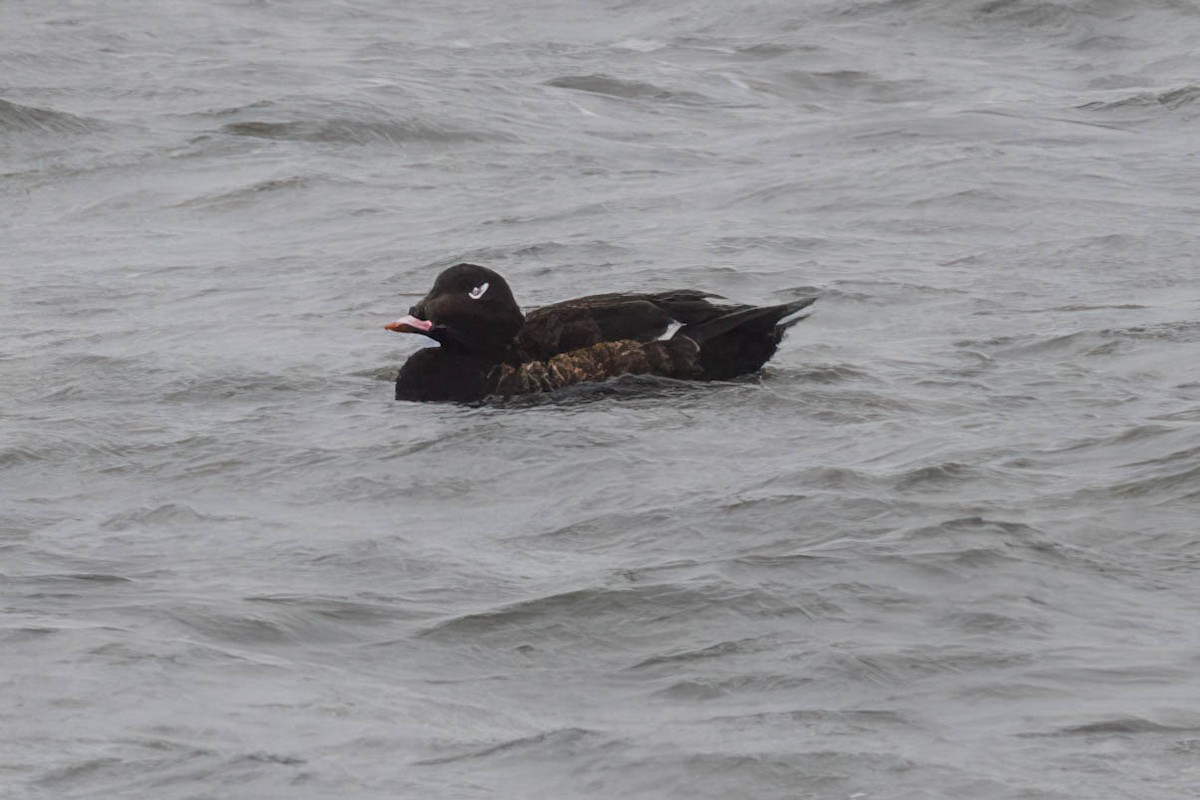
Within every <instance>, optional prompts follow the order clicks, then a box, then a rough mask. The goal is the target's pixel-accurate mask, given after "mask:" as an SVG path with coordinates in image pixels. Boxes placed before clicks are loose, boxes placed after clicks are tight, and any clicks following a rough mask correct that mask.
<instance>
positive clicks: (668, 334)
mask: <svg viewBox="0 0 1200 800" xmlns="http://www.w3.org/2000/svg"><path fill="white" fill-rule="evenodd" d="M682 327H683V323H682V322H680V321H679V320H676V319H673V320H671V321H670V322H668V323H667V329H666V330H665V331H663V334H662V336H659V337H658V341H660V342H665V341H667V340H668V339H670V338H672V337H673V336H674V335H675V334H676V333H678V332H679V329H680V328H682Z"/></svg>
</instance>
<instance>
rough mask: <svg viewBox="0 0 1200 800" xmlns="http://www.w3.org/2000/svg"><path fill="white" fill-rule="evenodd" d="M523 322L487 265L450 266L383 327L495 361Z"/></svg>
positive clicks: (504, 285) (509, 293) (502, 282)
mask: <svg viewBox="0 0 1200 800" xmlns="http://www.w3.org/2000/svg"><path fill="white" fill-rule="evenodd" d="M524 324H525V316H524V315H523V314H522V313H521V309H520V307H518V306H517V301H516V300H515V299H513V295H512V290H511V289H509V288H508V283H507V282H506V281H505V280H504V278H502V277H500V275H499V274H498V273H496V272H493V271H492V270H490V269H488V268H487V267H481V266H478V265H476V264H455V265H454V266H453V267H450V268H449V269H447V270H445V271H444V272H442V274H441V275H438V276H437V280H435V281H434V282H433V288H432V289H430V290H429V294H427V295H425V297H424V298H422V299H421V300H420V301H419V302H417V304H416V305H414V306H413V307H412V308H410V309H409V310H408V316H406V317H401V318H400V319H398V320H396V321H395V322H389V323H388V324H387V325H385V326H384V327H385V328H387V329H388V330H389V331H396V332H397V333H420V334H423V335H425V336H428V337H429V338H430V339H433V340H434V341H436V342H437V343H438V344H440V345H441V346H442V347H445V348H448V349H452V350H459V351H462V352H465V353H469V354H471V355H474V356H481V357H499V356H502V355H503V354H504V353H505V352H506V351H507V350H508V348H509V346H510V345H511V344H512V341H513V339H514V338H515V337H516V335H517V333H518V332H519V331H520V330H521V326H522V325H524Z"/></svg>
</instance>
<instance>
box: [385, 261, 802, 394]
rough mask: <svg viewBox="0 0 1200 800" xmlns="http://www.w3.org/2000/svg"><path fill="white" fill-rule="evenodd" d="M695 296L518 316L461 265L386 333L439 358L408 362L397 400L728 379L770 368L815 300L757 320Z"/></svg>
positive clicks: (502, 287) (490, 280)
mask: <svg viewBox="0 0 1200 800" xmlns="http://www.w3.org/2000/svg"><path fill="white" fill-rule="evenodd" d="M714 297H715V296H714V295H709V294H705V293H703V292H698V291H694V290H679V291H673V292H660V293H656V294H604V295H592V296H589V297H581V298H577V299H575V300H567V301H564V302H562V303H555V304H553V305H550V306H545V307H543V308H540V309H536V310H534V311H531V312H529V314H528V315H523V314H521V310H520V308H519V307H518V306H517V303H516V300H515V299H514V298H513V296H512V291H511V290H510V289H509V287H508V284H507V282H505V280H504V278H502V277H500V275H498V274H497V273H495V272H493V271H492V270H490V269H487V268H486V267H480V266H476V265H474V264H458V265H456V266H453V267H450V268H449V269H447V270H445V271H444V272H443V273H442V274H441V275H439V276H438V278H437V280H436V281H435V282H434V285H433V289H431V290H430V292H429V294H428V295H426V296H425V298H424V299H422V300H421V301H419V302H418V303H417V304H416V305H414V306H413V307H412V308H411V309H410V310H409V316H407V317H404V318H402V319H399V320H397V321H396V322H393V323H391V324H389V325H387V326H386V327H387V328H388V329H389V330H394V331H398V332H402V333H420V334H423V335H425V336H428V337H429V338H431V339H433V340H435V341H436V342H437V343H438V344H439V345H441V346H440V347H436V348H425V349H422V350H419V351H417V352H416V353H414V354H413V355H412V356H410V357H409V359H408V361H407V362H405V364H404V366H403V367H402V368H401V370H400V374H399V376H398V377H397V378H396V399H398V400H450V401H459V402H471V401H475V400H482V399H484V398H485V397H488V396H513V395H520V394H533V393H537V392H549V391H554V390H556V389H561V388H564V387H566V386H573V385H576V384H579V383H585V382H593V381H603V380H607V379H609V378H613V377H616V376H618V375H661V376H663V377H669V378H684V379H696V380H714V379H718V380H720V379H727V378H732V377H735V376H737V375H742V374H745V373H748V372H753V371H754V370H757V369H758V368H759V367H761V366H762V365H763V363H764V362H765V361H766V360H767V359H768V358H770V357H771V355H772V354H773V353H774V352H775V348H776V347H777V346H778V344H779V341H780V339H781V338H782V337H783V333H784V331H785V330H786V329H787V327H788V326H790V325H791V324H793V323H794V322H796V321H797V320H798V319H799V318H800V315H799V314H798V312H799V311H800V310H801V309H804V308H806V307H807V306H808V305H810V304H811V303H812V302H813V300H814V299H815V298H807V299H804V300H798V301H795V302H792V303H785V304H782V305H778V306H768V307H763V308H756V307H753V306H744V305H716V304H714V303H712V302H710V298H714Z"/></svg>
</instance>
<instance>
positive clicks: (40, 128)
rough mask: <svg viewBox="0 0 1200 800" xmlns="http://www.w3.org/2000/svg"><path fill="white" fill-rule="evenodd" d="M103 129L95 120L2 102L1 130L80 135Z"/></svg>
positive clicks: (0, 108) (0, 105)
mask: <svg viewBox="0 0 1200 800" xmlns="http://www.w3.org/2000/svg"><path fill="white" fill-rule="evenodd" d="M101 127H102V125H101V124H100V123H99V122H97V121H95V120H90V119H85V118H84V117H77V116H75V115H74V114H68V113H66V112H64V111H51V110H49V109H45V108H36V107H34V106H22V105H18V104H17V103H10V102H8V101H7V100H0V130H6V131H13V132H17V133H37V134H46V133H56V134H78V133H89V132H91V131H94V130H97V129H99V128H101Z"/></svg>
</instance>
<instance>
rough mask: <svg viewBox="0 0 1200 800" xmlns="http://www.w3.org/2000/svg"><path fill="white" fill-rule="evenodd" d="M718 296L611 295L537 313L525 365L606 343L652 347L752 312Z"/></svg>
mask: <svg viewBox="0 0 1200 800" xmlns="http://www.w3.org/2000/svg"><path fill="white" fill-rule="evenodd" d="M710 298H712V299H720V298H719V296H718V295H713V294H708V293H706V292H700V291H695V290H692V289H677V290H674V291H669V292H658V293H655V294H627V293H610V294H597V295H589V296H587V297H578V298H575V299H573V300H565V301H563V302H561V303H554V304H552V305H548V306H542V307H541V308H537V309H534V310H533V311H530V312H529V313H528V314H526V315H525V325H524V327H523V328H522V329H521V332H520V333H519V334H518V335H517V340H516V351H517V353H518V355H519V357H520V358H521V359H522V360H526V361H544V360H546V359H549V358H552V357H554V356H556V355H559V354H560V353H566V352H570V351H573V350H579V349H581V348H586V347H591V346H592V345H596V344H600V343H602V342H615V341H635V342H650V341H654V340H655V339H659V338H662V337H664V336H668V335H669V334H670V333H671V332H672V329H673V328H674V329H678V328H679V327H680V326H685V325H696V324H700V323H703V322H708V321H710V320H714V319H717V318H719V317H722V316H725V315H726V314H729V313H731V312H736V311H741V310H743V309H745V308H747V307H746V306H724V305H716V304H714V303H711V302H709V300H710Z"/></svg>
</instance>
